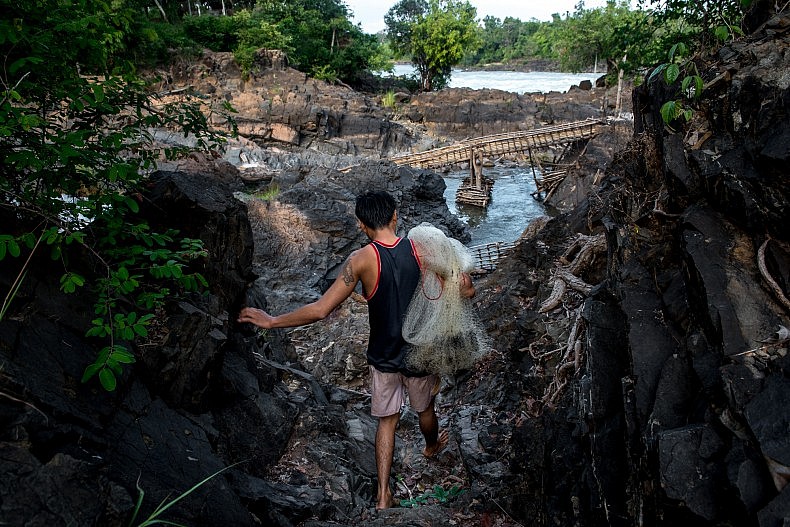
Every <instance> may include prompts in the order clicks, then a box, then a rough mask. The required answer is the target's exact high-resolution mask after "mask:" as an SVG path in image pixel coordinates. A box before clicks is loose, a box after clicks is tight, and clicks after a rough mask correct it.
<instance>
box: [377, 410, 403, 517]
mask: <svg viewBox="0 0 790 527" xmlns="http://www.w3.org/2000/svg"><path fill="white" fill-rule="evenodd" d="M398 419H400V414H399V413H397V414H393V415H388V416H387V417H379V425H378V428H376V469H377V471H378V478H379V487H378V492H377V494H376V509H378V510H381V509H387V508H389V507H392V506H393V500H392V489H390V471H391V470H392V457H393V455H394V454H395V428H396V427H397V426H398Z"/></svg>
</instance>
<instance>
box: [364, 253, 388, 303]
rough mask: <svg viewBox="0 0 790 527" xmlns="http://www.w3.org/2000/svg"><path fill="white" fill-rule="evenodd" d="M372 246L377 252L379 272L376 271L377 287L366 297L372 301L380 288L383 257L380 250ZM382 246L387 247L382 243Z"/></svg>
mask: <svg viewBox="0 0 790 527" xmlns="http://www.w3.org/2000/svg"><path fill="white" fill-rule="evenodd" d="M374 241H375V240H374ZM376 243H381V242H376ZM370 245H371V246H372V247H373V250H374V251H375V252H376V267H377V269H378V270H377V271H376V285H374V286H373V291H371V292H370V294H369V295H367V296H366V297H365V300H370V299H371V298H373V295H375V294H376V291H377V290H378V288H379V280H380V279H381V255H380V254H379V249H378V247H376V244H375V243H371V244H370ZM381 245H384V246H385V247H386V245H385V244H383V243H381Z"/></svg>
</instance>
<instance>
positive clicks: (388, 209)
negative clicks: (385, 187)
mask: <svg viewBox="0 0 790 527" xmlns="http://www.w3.org/2000/svg"><path fill="white" fill-rule="evenodd" d="M396 206H397V205H396V203H395V198H393V197H392V196H391V195H390V194H389V193H387V192H384V191H382V190H375V191H370V192H365V193H364V194H361V195H359V196H357V204H356V208H355V209H354V214H355V215H356V216H357V218H359V221H361V222H362V223H363V224H364V225H365V226H366V227H368V228H370V229H381V228H383V227H386V226H387V225H389V222H390V221H392V215H393V214H395V208H396Z"/></svg>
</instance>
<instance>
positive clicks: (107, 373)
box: [99, 368, 118, 392]
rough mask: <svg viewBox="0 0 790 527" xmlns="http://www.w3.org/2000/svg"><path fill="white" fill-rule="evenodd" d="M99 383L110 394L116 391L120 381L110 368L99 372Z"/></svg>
mask: <svg viewBox="0 0 790 527" xmlns="http://www.w3.org/2000/svg"><path fill="white" fill-rule="evenodd" d="M99 382H100V383H101V385H102V386H103V387H104V389H105V390H107V391H108V392H111V391H114V390H115V387H116V386H117V385H118V380H117V379H116V378H115V374H114V373H113V372H112V370H111V369H110V368H102V369H101V371H99Z"/></svg>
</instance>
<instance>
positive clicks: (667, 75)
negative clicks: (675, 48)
mask: <svg viewBox="0 0 790 527" xmlns="http://www.w3.org/2000/svg"><path fill="white" fill-rule="evenodd" d="M678 77H680V66H678V65H677V64H670V65H669V66H667V69H666V71H665V72H664V79H665V80H666V81H667V84H673V83H674V82H675V81H676V80H678Z"/></svg>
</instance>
